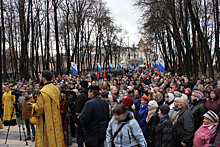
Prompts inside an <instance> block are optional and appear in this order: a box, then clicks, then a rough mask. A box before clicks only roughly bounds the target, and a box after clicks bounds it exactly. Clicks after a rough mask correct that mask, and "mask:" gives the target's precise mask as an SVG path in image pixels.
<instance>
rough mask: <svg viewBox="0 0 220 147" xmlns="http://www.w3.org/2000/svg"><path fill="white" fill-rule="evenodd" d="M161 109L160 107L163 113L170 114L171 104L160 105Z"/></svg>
mask: <svg viewBox="0 0 220 147" xmlns="http://www.w3.org/2000/svg"><path fill="white" fill-rule="evenodd" d="M159 109H160V111H161V112H162V113H163V114H168V113H169V111H170V108H169V106H167V105H165V104H164V105H162V106H159Z"/></svg>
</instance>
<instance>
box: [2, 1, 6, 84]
mask: <svg viewBox="0 0 220 147" xmlns="http://www.w3.org/2000/svg"><path fill="white" fill-rule="evenodd" d="M1 21H2V52H3V72H4V81H6V74H7V71H6V56H5V22H4V7H3V0H1ZM1 62H2V61H1ZM1 76H2V75H1Z"/></svg>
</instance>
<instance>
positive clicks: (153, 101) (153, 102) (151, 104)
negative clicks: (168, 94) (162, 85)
mask: <svg viewBox="0 0 220 147" xmlns="http://www.w3.org/2000/svg"><path fill="white" fill-rule="evenodd" d="M148 106H151V107H153V108H154V109H157V108H158V104H157V102H156V101H155V100H151V101H150V102H149V103H148Z"/></svg>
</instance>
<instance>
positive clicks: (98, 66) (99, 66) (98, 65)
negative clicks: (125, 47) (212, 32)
mask: <svg viewBox="0 0 220 147" xmlns="http://www.w3.org/2000/svg"><path fill="white" fill-rule="evenodd" d="M97 68H98V71H101V70H102V69H101V65H100V64H99V63H97Z"/></svg>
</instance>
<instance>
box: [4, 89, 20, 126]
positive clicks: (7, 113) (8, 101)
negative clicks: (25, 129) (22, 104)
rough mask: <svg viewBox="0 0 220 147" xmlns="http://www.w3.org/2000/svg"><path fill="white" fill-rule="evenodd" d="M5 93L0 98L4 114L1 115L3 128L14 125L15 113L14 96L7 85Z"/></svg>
mask: <svg viewBox="0 0 220 147" xmlns="http://www.w3.org/2000/svg"><path fill="white" fill-rule="evenodd" d="M5 90H6V91H5V92H4V94H3V96H2V106H4V113H3V121H4V126H9V125H11V126H14V125H16V119H17V116H16V112H15V108H14V103H15V95H11V90H10V87H9V86H8V85H6V87H5Z"/></svg>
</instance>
